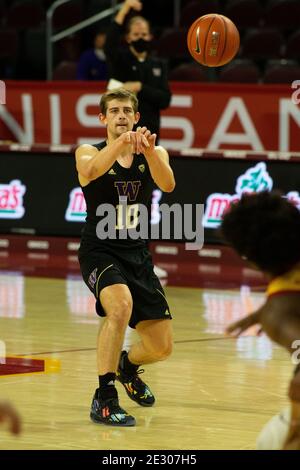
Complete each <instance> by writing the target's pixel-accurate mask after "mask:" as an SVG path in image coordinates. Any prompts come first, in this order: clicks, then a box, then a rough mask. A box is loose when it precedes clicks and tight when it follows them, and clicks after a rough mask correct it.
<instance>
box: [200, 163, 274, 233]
mask: <svg viewBox="0 0 300 470" xmlns="http://www.w3.org/2000/svg"><path fill="white" fill-rule="evenodd" d="M272 187H273V180H272V178H271V177H270V175H269V173H268V171H267V168H266V164H265V162H260V163H258V164H257V165H255V166H254V167H251V168H249V169H248V170H247V171H246V172H245V173H244V174H243V175H241V176H239V177H238V179H237V181H236V186H235V194H224V193H223V194H222V193H213V194H210V196H208V198H207V201H206V208H205V214H204V218H203V225H204V227H207V228H217V227H218V226H219V225H220V224H221V222H222V217H223V214H224V213H225V212H226V211H227V210H228V209H229V207H230V205H231V204H233V203H234V202H237V201H239V200H240V198H241V197H242V194H243V193H258V192H260V191H271V189H272Z"/></svg>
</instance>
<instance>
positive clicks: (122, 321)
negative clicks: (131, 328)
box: [108, 299, 132, 328]
mask: <svg viewBox="0 0 300 470" xmlns="http://www.w3.org/2000/svg"><path fill="white" fill-rule="evenodd" d="M131 312H132V301H131V300H130V299H120V300H118V301H117V302H115V304H114V306H113V307H112V309H111V311H110V312H109V315H108V317H109V318H110V320H111V321H113V322H114V323H115V324H117V325H118V326H119V327H120V328H124V327H126V326H127V325H128V322H129V320H130V317H131Z"/></svg>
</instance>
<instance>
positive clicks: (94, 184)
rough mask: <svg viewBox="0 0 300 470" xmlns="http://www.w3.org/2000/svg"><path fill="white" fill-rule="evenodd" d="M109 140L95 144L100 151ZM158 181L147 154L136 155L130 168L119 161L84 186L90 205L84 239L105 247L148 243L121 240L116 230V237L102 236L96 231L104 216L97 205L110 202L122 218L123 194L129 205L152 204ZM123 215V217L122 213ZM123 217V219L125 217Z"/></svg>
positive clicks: (88, 205)
mask: <svg viewBox="0 0 300 470" xmlns="http://www.w3.org/2000/svg"><path fill="white" fill-rule="evenodd" d="M105 146H106V142H105V141H104V142H100V143H99V144H94V147H96V148H97V149H98V150H101V149H103V148H104V147H105ZM153 188H154V182H153V179H152V177H151V174H150V170H149V167H148V163H147V161H146V159H145V157H144V155H141V154H140V155H136V154H135V155H134V157H133V160H132V164H131V166H130V168H124V167H123V166H121V165H120V163H119V162H118V161H117V160H116V161H115V162H114V164H113V165H112V167H111V168H110V169H109V170H108V171H107V172H106V173H104V174H103V175H102V176H100V177H99V178H97V179H95V180H93V181H91V182H90V183H89V184H88V185H86V186H83V187H82V191H83V194H84V197H85V202H86V206H87V217H86V224H85V227H84V229H83V239H86V240H88V241H90V242H91V243H96V244H97V246H99V244H100V245H101V244H102V245H103V246H105V245H109V246H114V247H119V246H120V247H128V248H129V247H137V246H144V245H145V240H142V239H140V238H139V239H137V240H133V239H131V238H130V237H127V238H126V239H119V236H118V230H116V239H114V238H113V239H110V238H105V239H99V237H98V236H97V234H96V226H97V224H98V223H99V221H100V220H101V219H102V218H103V217H104V216H103V217H101V216H97V215H96V212H97V208H98V207H99V206H100V205H101V204H109V205H110V207H114V210H115V211H116V220H117V221H118V220H119V219H118V210H120V197H121V196H123V197H124V196H125V197H126V198H127V200H126V201H127V202H126V204H127V207H129V206H130V205H135V208H136V209H137V207H138V205H139V204H143V205H144V206H146V207H147V208H149V207H150V204H151V197H152V191H153ZM122 217H123V216H122ZM122 217H121V219H122Z"/></svg>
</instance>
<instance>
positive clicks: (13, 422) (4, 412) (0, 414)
mask: <svg viewBox="0 0 300 470" xmlns="http://www.w3.org/2000/svg"><path fill="white" fill-rule="evenodd" d="M3 421H8V422H9V429H10V432H12V433H13V434H19V433H20V432H21V418H20V416H19V414H18V412H17V411H16V410H15V408H14V407H13V406H12V405H11V404H10V403H8V402H1V403H0V423H1V422H3Z"/></svg>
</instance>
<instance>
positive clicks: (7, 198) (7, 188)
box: [0, 180, 26, 219]
mask: <svg viewBox="0 0 300 470" xmlns="http://www.w3.org/2000/svg"><path fill="white" fill-rule="evenodd" d="M25 192H26V186H24V185H23V184H22V183H21V181H19V180H12V181H11V182H10V183H8V184H0V219H21V218H22V217H23V215H24V213H25V209H24V206H23V196H24V194H25Z"/></svg>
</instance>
